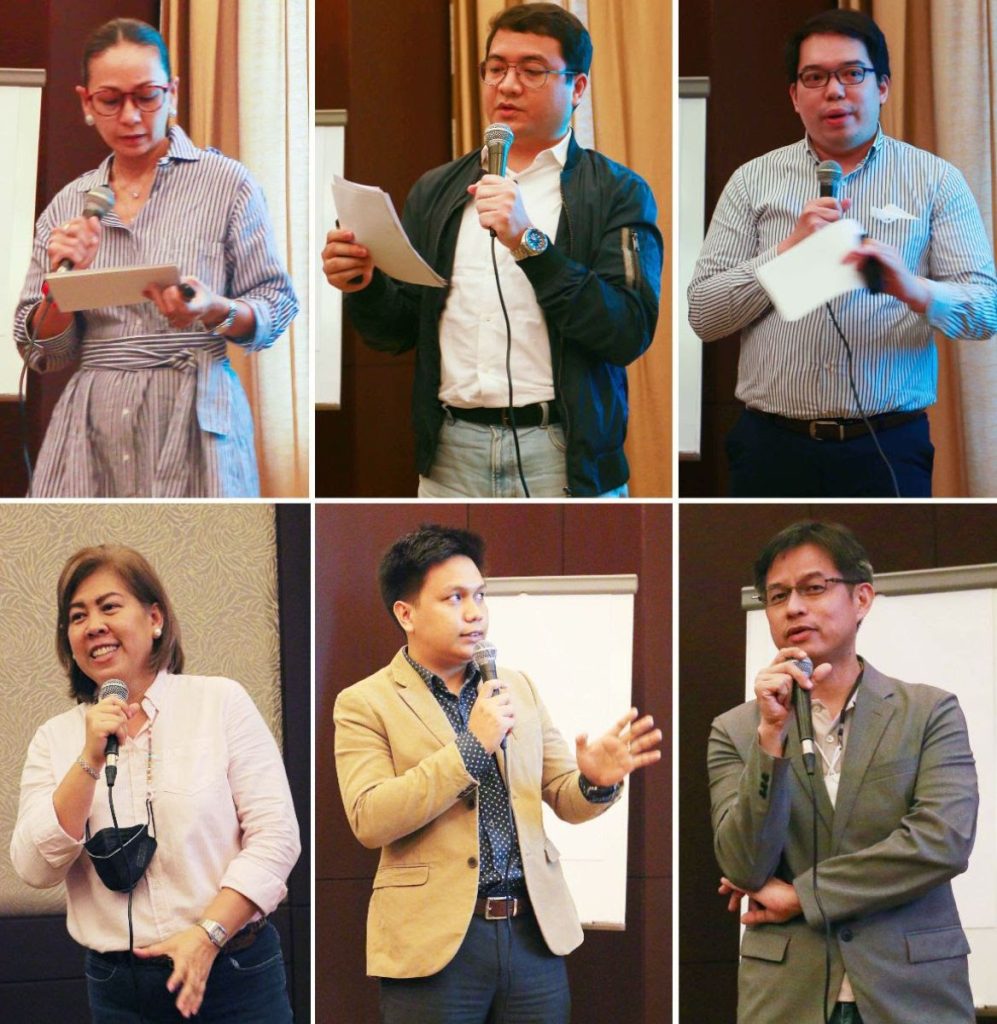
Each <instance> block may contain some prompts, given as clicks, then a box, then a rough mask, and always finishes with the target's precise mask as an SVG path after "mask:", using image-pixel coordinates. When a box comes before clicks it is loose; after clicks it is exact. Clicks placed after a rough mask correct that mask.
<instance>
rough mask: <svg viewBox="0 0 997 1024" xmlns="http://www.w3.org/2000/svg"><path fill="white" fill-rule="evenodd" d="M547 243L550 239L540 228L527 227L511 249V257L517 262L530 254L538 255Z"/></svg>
mask: <svg viewBox="0 0 997 1024" xmlns="http://www.w3.org/2000/svg"><path fill="white" fill-rule="evenodd" d="M549 244H550V240H549V239H548V238H547V236H546V235H545V234H544V233H543V232H542V231H541V230H540V228H534V227H529V228H527V229H526V230H525V231H524V232H523V237H522V238H521V239H520V240H519V245H517V246H516V248H515V249H513V250H512V258H513V259H514V260H515V261H516V262H517V263H518V262H519V261H520V260H525V259H527V258H529V257H530V256H539V255H540V253H542V252H544V251H545V250H546V249H547V246H548V245H549Z"/></svg>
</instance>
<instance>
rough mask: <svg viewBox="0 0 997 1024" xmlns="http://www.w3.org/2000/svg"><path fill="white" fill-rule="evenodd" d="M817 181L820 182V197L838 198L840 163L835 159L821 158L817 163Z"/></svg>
mask: <svg viewBox="0 0 997 1024" xmlns="http://www.w3.org/2000/svg"><path fill="white" fill-rule="evenodd" d="M817 181H818V182H819V183H820V193H819V194H820V197H821V199H824V198H830V199H837V198H838V185H840V184H841V164H839V163H838V161H837V160H823V161H821V163H819V164H818V165H817Z"/></svg>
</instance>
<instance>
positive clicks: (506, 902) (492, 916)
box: [485, 896, 519, 921]
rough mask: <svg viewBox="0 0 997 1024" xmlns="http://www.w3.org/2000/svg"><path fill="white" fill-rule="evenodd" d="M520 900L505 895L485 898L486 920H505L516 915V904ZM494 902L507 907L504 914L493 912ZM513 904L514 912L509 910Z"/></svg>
mask: <svg viewBox="0 0 997 1024" xmlns="http://www.w3.org/2000/svg"><path fill="white" fill-rule="evenodd" d="M518 902H519V901H518V900H516V899H506V898H505V897H504V896H488V897H486V898H485V920H486V921H504V920H505V919H506V918H507V917H515V916H516V904H517V903H518ZM492 904H495V905H496V906H498V905H502V906H504V907H505V913H504V914H493V913H492ZM510 904H512V913H510V912H509V905H510Z"/></svg>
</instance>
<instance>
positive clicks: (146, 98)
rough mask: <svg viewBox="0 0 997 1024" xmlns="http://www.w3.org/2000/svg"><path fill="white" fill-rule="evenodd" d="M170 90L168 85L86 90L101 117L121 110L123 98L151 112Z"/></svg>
mask: <svg viewBox="0 0 997 1024" xmlns="http://www.w3.org/2000/svg"><path fill="white" fill-rule="evenodd" d="M169 91H170V87H169V86H168V85H142V86H139V88H137V89H135V90H133V91H132V92H122V91H121V90H120V89H98V90H97V91H96V92H88V93H87V99H88V100H89V101H90V103H91V104H92V106H93V109H94V111H95V112H96V113H98V114H100V116H101V117H114V115H115V114H118V113H120V112H121V108H122V107H123V106H124V105H125V100H127V99H130V100H131V101H132V103H134V104H135V106H136V107H138V109H139V110H144V111H145V112H146V113H152V112H153V111H154V110H159V108H160V107H161V106H162V105H163V101H164V100H165V99H166V94H167V93H168V92H169Z"/></svg>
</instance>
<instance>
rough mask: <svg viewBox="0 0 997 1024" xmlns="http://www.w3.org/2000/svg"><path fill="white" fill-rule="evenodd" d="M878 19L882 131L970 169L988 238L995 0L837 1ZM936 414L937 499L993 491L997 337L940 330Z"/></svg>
mask: <svg viewBox="0 0 997 1024" xmlns="http://www.w3.org/2000/svg"><path fill="white" fill-rule="evenodd" d="M840 6H842V7H847V8H851V9H852V10H862V11H865V12H866V13H867V14H869V15H871V16H872V17H873V18H875V19H876V22H877V24H878V25H879V27H880V28H881V29H882V30H883V33H884V34H885V35H886V40H887V43H888V44H889V47H890V65H891V71H892V73H893V76H892V81H891V89H890V98H889V99H888V100H887V103H886V106H885V107H884V108H883V115H882V123H883V130H884V131H885V132H887V133H888V134H890V135H893V136H896V137H897V138H900V139H903V140H904V141H906V142H909V143H911V144H912V145H914V146H919V147H921V148H922V149H927V150H930V151H931V152H933V153H937V154H938V155H939V156H940V157H943V158H944V159H946V160H948V161H950V162H951V163H953V164H955V166H956V167H958V168H959V170H960V171H962V173H963V174H964V175H965V176H966V180H967V181H968V182H969V187H970V189H971V190H972V192H973V195H974V196H975V197H976V201H977V202H978V203H979V206H980V213H981V214H982V216H983V223H984V226H985V227H986V229H987V232H988V234H989V236H990V239H991V244H992V242H993V237H994V228H995V224H994V205H995V204H994V190H995V187H997V178H995V174H997V140H995V135H994V127H993V118H994V106H995V102H994V100H995V96H994V94H995V88H997V77H995V76H997V64H995V56H994V52H993V51H994V45H995V41H997V35H995V14H997V0H975V2H973V3H970V2H968V0H967V2H965V3H958V4H953V3H950V2H949V0H841V4H840ZM936 340H937V343H938V403H937V405H935V406H934V407H933V408H932V409H931V411H930V417H931V425H932V438H933V440H934V442H935V447H936V457H935V458H936V461H935V475H934V493H935V496H936V497H965V496H972V497H979V496H986V495H991V496H992V495H994V494H997V456H995V451H997V343H995V342H994V340H993V339H991V340H990V341H988V342H979V341H951V340H949V339H947V338H943V337H941V336H938V337H937V338H936Z"/></svg>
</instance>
